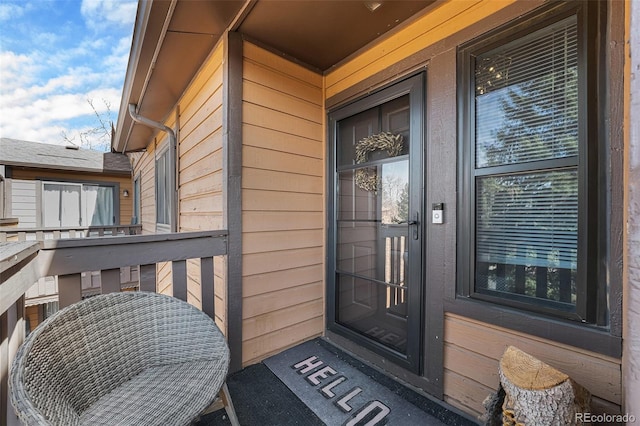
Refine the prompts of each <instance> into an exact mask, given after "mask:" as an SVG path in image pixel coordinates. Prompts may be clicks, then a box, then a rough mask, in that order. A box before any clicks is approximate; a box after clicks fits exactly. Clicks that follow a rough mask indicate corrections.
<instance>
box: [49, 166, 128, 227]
mask: <svg viewBox="0 0 640 426" xmlns="http://www.w3.org/2000/svg"><path fill="white" fill-rule="evenodd" d="M36 180H37V181H39V182H40V185H39V188H38V187H37V188H36V192H38V197H39V200H40V201H39V202H38V203H37V205H38V206H39V207H38V208H39V210H40V211H39V212H38V213H37V214H38V215H39V216H40V219H39V221H40V224H41V225H42V227H45V226H44V222H45V219H44V207H45V206H44V191H45V189H44V186H45V185H46V184H54V185H74V186H79V187H80V205H79V207H80V222H81V224H80V225H78V227H80V228H90V227H101V226H116V225H118V224H119V223H120V197H119V195H118V194H119V193H120V184H118V183H117V182H108V181H95V180H73V179H64V178H57V177H38V178H36ZM85 186H99V187H104V188H110V189H111V194H112V197H113V215H112V220H113V222H114V223H113V225H89V224H86V223H84V222H85V221H86V218H85V217H84V216H83V211H84V208H85V206H86V204H85V203H86V198H85V193H84V187H85ZM50 228H52V229H53V228H56V227H50ZM58 228H64V229H67V228H74V226H71V227H69V226H60V227H58Z"/></svg>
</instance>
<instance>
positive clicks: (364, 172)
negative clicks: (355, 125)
mask: <svg viewBox="0 0 640 426" xmlns="http://www.w3.org/2000/svg"><path fill="white" fill-rule="evenodd" d="M403 139H404V138H403V137H402V135H394V134H393V133H389V132H382V133H378V134H375V135H371V136H367V137H366V138H364V139H361V140H360V141H359V142H358V143H357V144H356V164H362V163H366V162H367V161H368V159H369V153H370V152H373V151H387V154H388V155H389V157H397V156H398V155H400V153H401V152H402V148H403ZM356 185H358V187H359V188H361V189H363V190H365V191H373V192H376V193H377V192H378V188H379V187H380V179H379V177H378V172H377V168H376V167H368V168H363V169H358V170H356Z"/></svg>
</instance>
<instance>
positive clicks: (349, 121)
mask: <svg viewBox="0 0 640 426" xmlns="http://www.w3.org/2000/svg"><path fill="white" fill-rule="evenodd" d="M423 80H424V76H423V75H422V74H420V75H417V76H414V77H412V78H410V79H407V80H404V81H402V82H400V83H397V84H395V85H393V86H391V87H388V88H386V89H384V90H382V91H380V92H378V93H375V94H373V95H369V96H367V97H366V98H364V99H362V100H360V101H357V102H355V103H353V104H350V105H348V106H346V107H343V108H341V109H339V110H336V111H334V112H332V113H331V114H330V117H329V118H330V126H331V127H330V128H331V142H332V150H331V154H332V155H330V157H331V166H330V168H331V169H330V171H331V176H332V179H331V180H330V185H329V186H330V188H329V194H330V198H331V208H330V213H329V247H330V254H329V262H328V267H329V271H328V272H329V273H328V281H329V297H328V327H329V329H330V330H332V331H334V332H337V333H339V334H342V335H344V336H346V337H348V338H350V339H352V340H354V341H355V342H357V343H359V344H362V345H364V346H366V347H367V348H369V349H371V350H374V351H376V352H377V353H379V354H382V355H383V356H385V357H387V358H389V359H390V360H392V361H394V362H396V363H398V364H400V365H403V366H404V367H406V368H408V369H410V370H412V371H415V372H419V367H420V363H419V359H420V348H421V345H420V342H421V334H422V333H421V331H422V330H421V326H420V324H421V314H422V309H421V303H420V299H421V289H422V279H421V270H422V268H421V259H422V253H421V247H422V243H421V240H422V224H421V221H422V218H423V214H422V204H423V197H422V192H423V178H422V176H423V174H422V140H423V128H424V125H423V117H424V110H423V109H424V89H423V87H424V83H423Z"/></svg>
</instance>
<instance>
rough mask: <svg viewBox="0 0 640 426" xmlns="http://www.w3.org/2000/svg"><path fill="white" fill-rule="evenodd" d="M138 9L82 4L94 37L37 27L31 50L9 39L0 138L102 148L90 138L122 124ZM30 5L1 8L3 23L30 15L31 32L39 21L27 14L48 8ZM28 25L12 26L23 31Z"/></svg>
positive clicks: (86, 0) (1, 83) (103, 1)
mask: <svg viewBox="0 0 640 426" xmlns="http://www.w3.org/2000/svg"><path fill="white" fill-rule="evenodd" d="M0 1H2V0H0ZM136 4H137V2H136V1H135V0H131V1H122V0H83V2H82V6H81V7H82V9H81V12H82V16H83V19H84V20H85V23H86V25H88V26H89V30H90V31H89V32H86V31H84V32H83V33H82V34H79V36H78V37H69V33H68V32H66V33H65V31H66V30H65V28H63V27H60V25H58V26H57V27H56V26H55V25H56V24H53V25H50V26H49V28H42V27H38V26H36V25H35V24H34V26H33V28H31V29H30V30H29V35H30V37H29V39H28V42H26V43H25V42H23V41H24V40H19V39H18V38H11V39H9V38H3V40H2V44H0V46H1V47H2V50H1V51H0V64H2V66H1V67H0V136H2V137H10V138H15V139H23V140H31V141H37V142H45V143H55V144H66V143H68V142H67V140H65V138H66V139H72V140H75V141H77V142H78V143H81V142H84V143H85V145H86V144H87V143H88V144H92V145H94V146H96V144H98V143H99V142H100V141H98V140H97V139H96V137H90V136H87V131H88V130H89V129H92V128H95V127H98V126H99V125H100V120H102V121H106V120H114V121H115V120H116V115H117V113H118V110H119V107H120V96H121V92H122V82H123V80H124V75H125V72H126V67H127V60H128V56H129V49H130V47H131V35H130V31H131V29H132V27H133V22H134V20H135V14H136ZM21 5H22V4H21ZM24 5H25V6H24V10H23V9H20V8H18V9H20V10H18V9H15V8H11V10H10V9H9V8H8V7H4V6H6V5H5V4H1V3H0V21H1V20H2V19H6V18H5V17H8V16H9V15H10V14H11V15H12V16H17V14H20V13H23V14H24V17H23V18H22V21H24V22H25V24H24V25H29V24H28V23H29V22H36V20H32V21H29V16H30V15H28V14H27V13H26V12H28V11H29V9H33V10H37V11H40V12H42V9H40V8H36V9H34V8H32V7H30V6H29V4H28V3H24ZM75 7H76V8H77V7H79V4H76V6H75ZM14 9H15V10H14ZM22 21H21V19H17V20H15V21H12V23H13V24H15V25H18V26H21V25H23V24H22V23H21V22H22ZM120 24H122V25H120ZM70 25H72V24H70ZM124 25H129V27H128V28H126V27H125V26H124ZM55 28H59V29H60V32H57V30H56V29H55ZM69 28H72V27H71V26H70V27H69ZM73 28H76V27H73ZM21 41H22V43H21ZM45 41H49V42H51V43H45ZM5 43H6V44H5ZM14 46H15V48H14ZM25 46H26V49H25V48H24V47H25ZM88 100H91V101H92V102H93V107H94V108H95V109H96V111H94V109H93V108H92V107H91V105H89V103H88V102H87V101H88ZM107 104H108V105H109V110H110V111H109V116H107V107H106V105H107ZM96 112H97V113H98V114H99V115H100V116H101V117H100V119H98V118H97V117H96ZM63 135H64V136H63ZM103 147H104V148H107V146H103Z"/></svg>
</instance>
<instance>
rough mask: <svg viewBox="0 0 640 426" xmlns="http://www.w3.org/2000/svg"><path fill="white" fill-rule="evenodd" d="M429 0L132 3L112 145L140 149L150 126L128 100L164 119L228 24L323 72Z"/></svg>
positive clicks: (430, 0) (146, 113) (145, 112)
mask: <svg viewBox="0 0 640 426" xmlns="http://www.w3.org/2000/svg"><path fill="white" fill-rule="evenodd" d="M434 1H436V0H408V1H406V0H377V1H373V0H352V1H334V0H305V1H302V0H299V1H290V0H289V1H286V0H284V1H283V0H226V1H187V0H176V1H173V2H171V1H166V0H155V1H152V2H144V1H140V3H139V5H138V15H137V17H136V23H135V27H134V37H133V44H132V47H131V53H130V56H129V65H128V68H127V74H126V76H125V84H124V89H123V96H122V102H121V105H120V111H119V115H118V125H117V128H116V132H115V134H114V139H113V142H112V148H113V149H114V150H115V151H119V152H124V151H135V150H140V149H143V148H145V147H146V145H147V143H148V142H149V140H150V138H151V137H152V136H153V134H154V133H155V132H156V131H155V130H154V129H151V128H149V127H146V126H143V125H140V124H135V123H134V122H133V121H132V120H131V117H129V114H128V112H127V106H128V104H130V103H134V104H136V105H138V112H139V113H140V115H142V116H144V117H147V118H150V119H152V120H155V121H163V120H165V119H166V117H167V115H168V114H169V112H170V111H171V109H172V107H173V106H174V105H175V103H176V102H177V100H178V99H179V97H180V95H181V94H182V93H183V91H184V90H185V89H186V87H187V85H188V84H189V82H190V81H191V79H192V78H193V76H194V75H195V73H196V72H197V70H198V69H199V67H200V65H201V64H202V62H203V61H204V59H205V58H206V56H207V55H208V54H209V53H210V52H211V49H212V48H213V46H214V45H215V44H216V42H217V41H218V40H219V39H220V37H222V35H223V34H224V32H225V30H226V29H228V28H230V29H231V30H234V31H238V32H241V33H243V34H246V35H247V36H248V37H249V38H250V39H252V40H254V41H256V42H257V43H259V44H262V45H264V46H265V47H270V48H273V49H275V50H277V51H279V52H282V53H284V54H286V55H288V56H289V57H291V58H292V59H295V60H298V61H300V62H301V63H304V64H306V65H307V66H309V67H310V68H315V69H316V70H318V71H319V72H326V71H328V70H330V69H331V68H332V67H334V66H335V65H336V64H338V63H339V62H341V61H342V60H344V59H345V58H347V57H348V56H350V55H352V54H354V53H355V52H357V51H358V50H359V49H361V48H362V47H364V46H366V45H367V44H368V43H370V42H372V41H374V40H375V39H377V38H378V37H380V36H382V35H384V34H385V33H387V32H388V31H389V30H391V29H393V28H395V27H397V26H398V25H399V24H400V23H402V22H403V21H405V20H407V19H409V18H410V17H412V16H413V15H415V14H416V13H418V12H419V11H420V10H422V9H423V8H425V7H427V6H428V5H430V4H432V3H434ZM376 5H378V6H377V7H375V6H376ZM371 9H374V10H371Z"/></svg>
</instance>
